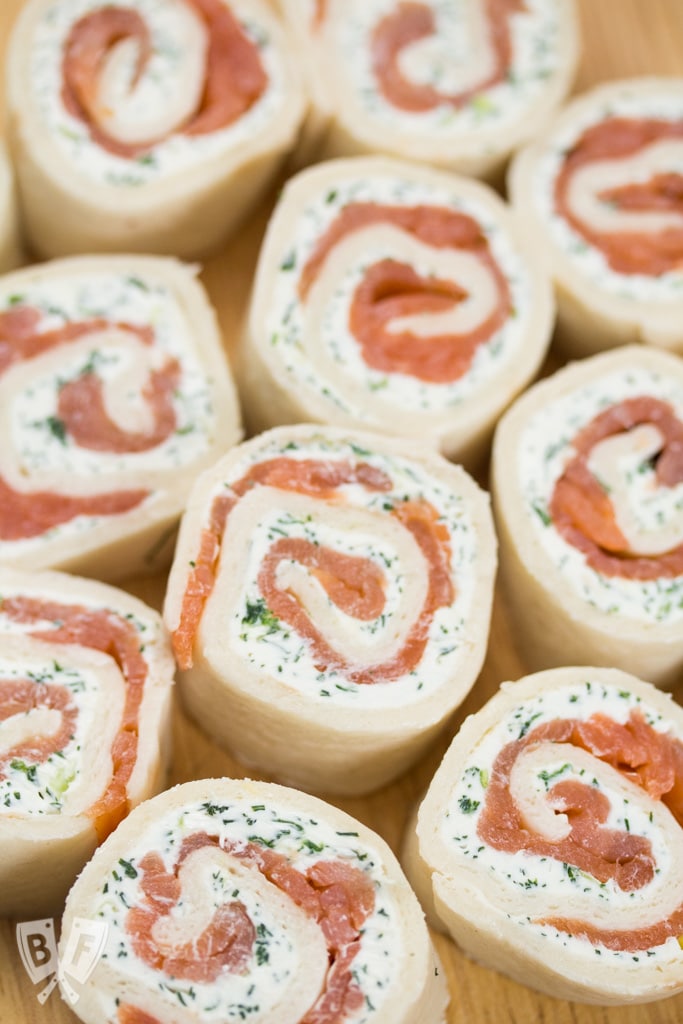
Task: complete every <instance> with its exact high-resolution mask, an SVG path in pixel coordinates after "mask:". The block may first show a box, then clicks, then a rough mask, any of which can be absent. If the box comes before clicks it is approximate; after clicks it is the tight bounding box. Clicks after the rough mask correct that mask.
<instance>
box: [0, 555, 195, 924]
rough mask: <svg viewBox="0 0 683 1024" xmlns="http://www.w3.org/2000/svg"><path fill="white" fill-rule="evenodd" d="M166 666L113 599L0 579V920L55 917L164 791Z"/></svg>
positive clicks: (160, 649) (149, 623) (52, 583)
mask: <svg viewBox="0 0 683 1024" xmlns="http://www.w3.org/2000/svg"><path fill="white" fill-rule="evenodd" d="M174 668H175V665H174V661H173V656H172V653H171V646H170V642H169V639H168V635H167V633H166V631H165V629H164V627H163V624H162V622H161V619H160V617H159V615H158V614H157V613H156V612H154V611H152V610H151V609H150V608H148V607H147V606H146V605H144V604H143V603H142V602H141V601H138V600H137V599H135V598H133V597H130V596H129V595H128V594H124V593H123V592H122V591H119V590H116V589H114V588H113V587H108V586H105V585H104V584H103V583H95V582H93V581H91V580H83V579H79V578H78V577H75V576H66V575H62V574H60V573H19V572H16V571H14V570H12V569H0V916H3V917H4V916H25V915H27V914H28V915H31V914H41V913H43V914H44V913H50V912H54V911H55V910H56V909H57V908H58V907H59V906H60V905H61V903H62V902H63V900H64V897H65V896H66V893H67V891H68V889H69V887H70V886H71V884H72V882H73V880H74V878H75V877H76V875H77V874H78V872H79V871H80V870H81V868H82V867H83V865H84V864H85V862H86V861H87V860H88V858H89V857H90V856H91V854H92V852H93V850H94V849H95V847H96V846H97V844H98V843H99V842H101V841H102V840H103V839H105V838H106V837H107V836H108V835H109V833H110V832H111V831H112V830H113V829H114V828H115V827H116V826H117V825H118V824H119V822H120V821H121V820H122V819H123V818H124V817H125V816H126V814H127V813H128V812H129V811H130V809H131V808H132V807H134V806H135V805H136V804H138V803H140V801H141V800H145V799H147V797H149V796H152V795H153V794H154V793H157V792H158V791H159V789H160V788H161V787H162V785H163V783H164V776H165V769H166V761H167V758H168V748H169V743H170V701H171V686H172V683H173V672H174Z"/></svg>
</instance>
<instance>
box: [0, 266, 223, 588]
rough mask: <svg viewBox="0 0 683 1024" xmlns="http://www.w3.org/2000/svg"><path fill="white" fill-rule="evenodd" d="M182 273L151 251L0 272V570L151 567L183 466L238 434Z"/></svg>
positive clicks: (195, 288) (214, 341) (195, 293)
mask: <svg viewBox="0 0 683 1024" xmlns="http://www.w3.org/2000/svg"><path fill="white" fill-rule="evenodd" d="M195 273H196V271H195V270H194V269H193V268H187V267H183V266H182V265H181V264H179V263H176V262H174V261H172V260H166V259H155V258H153V257H147V258H142V257H87V258H82V259H71V260H62V261H55V262H54V263H51V264H46V265H42V266H36V267H32V268H29V269H27V270H22V271H19V272H17V273H15V274H11V275H8V276H6V277H4V278H0V564H3V563H4V564H11V565H15V566H17V567H21V568H30V569H44V568H67V569H71V570H74V571H82V572H84V573H86V574H87V575H92V576H98V577H100V578H108V579H114V578H119V579H120V578H122V577H125V576H131V575H134V574H135V573H139V572H145V571H147V572H149V571H151V570H153V569H155V568H158V567H160V566H161V565H163V564H164V562H167V561H168V560H169V556H170V548H171V545H170V541H171V538H172V534H173V532H174V529H175V526H176V523H177V521H178V518H179V516H180V513H181V511H182V509H183V507H184V504H185V497H186V492H187V486H188V483H189V481H190V480H191V479H193V477H194V476H195V474H196V473H197V472H199V471H200V470H201V469H203V468H204V467H205V466H206V465H208V464H210V463H211V462H213V461H214V459H215V458H216V457H217V456H218V455H219V454H220V453H222V452H223V451H225V450H226V449H227V448H228V447H230V445H231V444H234V443H236V442H237V441H238V440H239V437H240V428H239V411H238V407H237V402H236V398H235V394H234V388H233V384H232V380H231V378H230V375H229V371H228V369H227V364H226V360H225V357H224V354H223V352H222V349H221V343H220V335H219V334H218V330H217V325H216V319H215V314H214V312H213V310H212V308H211V306H210V305H209V302H208V300H207V298H206V294H205V292H204V291H203V289H202V288H201V287H200V285H199V284H198V283H197V282H196V281H195V279H194V278H195Z"/></svg>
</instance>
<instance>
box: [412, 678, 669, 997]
mask: <svg viewBox="0 0 683 1024" xmlns="http://www.w3.org/2000/svg"><path fill="white" fill-rule="evenodd" d="M682 826H683V709H681V708H680V707H679V706H678V705H677V704H676V703H674V701H672V700H671V698H670V696H669V695H668V694H663V693H661V692H660V691H659V690H656V689H655V688H654V687H653V686H650V685H649V684H648V683H643V682H641V681H640V680H638V679H636V678H635V677H634V676H631V675H627V674H626V673H624V672H619V671H617V670H614V669H597V668H562V669H554V670H552V671H549V672H540V673H538V674H537V675H533V676H527V677H525V678H524V679H521V680H519V682H516V683H504V684H503V686H502V687H501V690H500V691H499V693H498V694H497V695H496V696H495V697H494V698H493V699H492V700H491V701H489V703H488V704H487V705H485V707H484V708H482V710H481V711H479V712H478V713H477V714H476V715H472V716H471V717H470V718H468V719H467V720H466V721H465V724H464V725H463V727H462V729H461V730H460V732H459V733H458V735H457V736H456V738H455V740H454V741H453V743H452V744H451V747H450V749H449V750H448V752H447V753H446V756H445V757H444V760H443V762H442V764H441V767H440V768H439V769H438V771H437V773H436V775H435V776H434V779H433V781H432V783H431V786H430V788H429V791H428V793H427V796H426V798H425V800H424V802H423V803H422V806H421V807H420V810H419V814H418V829H417V837H414V836H410V837H409V838H408V846H409V850H408V857H407V861H406V864H407V867H408V876H409V877H410V878H413V877H415V879H416V881H417V882H418V884H420V885H427V886H431V888H432V891H433V895H434V900H435V904H436V909H437V912H438V914H439V915H440V917H441V919H442V921H443V924H444V925H445V926H446V928H447V929H448V931H449V932H450V934H451V935H452V937H453V938H454V939H455V941H456V942H457V943H458V944H459V945H460V946H461V947H462V948H463V950H465V952H467V953H469V954H470V955H471V956H473V957H474V958H475V959H476V960H479V961H481V962H482V963H484V964H485V965H486V966H488V967H493V968H494V969H495V970H499V971H502V972H503V973H505V974H508V975H510V976H511V977H513V978H515V979H516V980H517V981H519V982H521V983H522V984H525V985H530V986H532V987H533V988H537V989H539V990H540V991H541V992H547V993H548V994H549V995H553V996H556V997H558V998H561V999H571V1000H578V1001H581V1002H589V1003H603V1004H610V1003H614V1004H619V1003H642V1002H648V1001H651V1000H654V999H662V998H664V997H666V996H671V995H674V994H675V993H676V992H680V991H681V990H683V959H682V958H681V946H680V942H681V939H680V936H681V934H682V933H683V856H682V855H681V844H682V843H683V832H682V830H681V829H682Z"/></svg>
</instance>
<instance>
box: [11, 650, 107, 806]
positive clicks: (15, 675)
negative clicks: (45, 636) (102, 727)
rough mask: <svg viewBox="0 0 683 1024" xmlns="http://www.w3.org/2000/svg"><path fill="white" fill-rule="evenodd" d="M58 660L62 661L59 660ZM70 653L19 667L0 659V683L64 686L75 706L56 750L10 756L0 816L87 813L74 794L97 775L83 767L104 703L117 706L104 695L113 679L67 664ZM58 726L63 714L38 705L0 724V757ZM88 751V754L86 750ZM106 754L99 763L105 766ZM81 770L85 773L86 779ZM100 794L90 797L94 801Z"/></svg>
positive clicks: (93, 769) (47, 735)
mask: <svg viewBox="0 0 683 1024" xmlns="http://www.w3.org/2000/svg"><path fill="white" fill-rule="evenodd" d="M60 657H61V660H60ZM69 660H70V659H69V654H68V652H63V655H62V656H60V653H59V651H57V656H56V657H54V658H53V657H48V656H47V654H46V656H45V657H44V659H42V660H39V659H36V660H34V661H25V662H22V663H20V664H18V663H17V662H16V661H10V660H9V659H8V658H6V657H0V680H2V681H3V682H4V681H9V682H10V683H11V682H14V681H16V682H17V683H20V682H21V681H23V680H25V679H29V680H31V681H32V682H34V683H36V684H39V683H45V684H46V685H47V686H59V687H64V688H65V689H66V690H68V691H70V692H71V694H72V695H73V703H74V704H75V705H76V706H77V708H78V714H77V716H76V719H75V723H74V730H73V733H72V734H71V735H70V736H69V739H68V740H67V742H65V743H64V744H63V745H62V746H61V747H60V749H59V750H58V751H56V752H54V753H52V754H50V755H49V756H48V757H47V758H46V759H45V760H37V759H36V758H35V757H32V756H30V755H29V754H26V755H24V756H18V755H17V756H14V757H12V758H10V760H9V762H8V764H7V766H6V767H5V768H4V769H3V771H2V773H1V774H2V777H0V818H1V817H9V818H17V817H20V818H24V817H35V816H42V815H52V814H59V813H62V812H64V813H66V814H69V813H83V811H84V810H85V809H86V808H85V807H84V806H83V800H82V799H79V793H78V792H77V790H78V789H79V788H81V785H82V783H84V782H86V783H87V781H88V776H94V775H95V774H97V775H101V772H100V770H99V768H98V767H97V766H95V765H93V764H86V763H85V754H84V752H85V751H86V750H87V749H88V747H89V744H88V737H89V735H90V734H92V732H93V730H94V729H96V728H98V720H99V719H101V716H102V712H103V709H104V706H105V703H106V704H107V706H108V708H109V709H110V710H111V708H112V706H115V705H116V704H117V703H119V702H118V700H117V699H116V696H117V695H116V694H115V693H111V692H109V693H105V692H104V691H105V689H107V690H108V689H109V687H108V686H106V687H105V686H104V685H103V684H105V683H111V679H103V678H102V677H101V676H100V675H99V674H98V673H97V672H96V671H92V670H88V669H87V668H84V667H83V666H79V665H70V664H69ZM61 726H62V714H61V712H60V711H58V710H56V709H50V708H45V707H37V708H35V709H31V710H29V711H22V712H19V713H17V714H14V715H10V716H9V717H8V718H6V719H4V720H3V721H2V722H0V756H3V755H4V756H7V755H8V754H10V753H12V751H14V750H17V748H18V746H19V745H20V744H22V743H25V742H30V741H31V740H32V739H36V738H39V737H45V739H46V741H49V738H50V736H54V735H55V733H57V732H58V731H59V730H60V729H61ZM90 753H92V751H90ZM106 762H107V755H106V754H105V755H104V757H103V759H102V763H104V766H105V768H106V766H107V765H106ZM84 771H86V774H85V778H84ZM100 795H101V794H100V793H96V794H94V798H95V799H96V798H97V797H98V796H100Z"/></svg>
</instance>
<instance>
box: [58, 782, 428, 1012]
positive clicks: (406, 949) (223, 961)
mask: <svg viewBox="0 0 683 1024" xmlns="http://www.w3.org/2000/svg"><path fill="white" fill-rule="evenodd" d="M84 917H85V918H87V919H90V920H92V921H95V922H98V923H99V924H102V925H104V926H106V928H107V937H106V943H105V945H104V947H103V950H102V955H101V957H100V959H99V961H98V963H97V966H96V967H95V969H94V971H93V973H92V974H91V975H90V977H89V979H88V981H87V982H86V983H85V985H84V986H82V987H81V986H78V985H77V984H76V985H74V986H73V987H72V982H71V979H70V978H69V976H68V974H67V977H66V978H65V979H63V983H65V985H66V986H68V987H66V991H67V994H68V992H69V990H70V989H71V991H72V993H73V994H74V995H76V997H77V1001H76V1002H75V1004H74V1010H75V1012H76V1013H77V1014H78V1016H79V1017H80V1018H81V1020H83V1021H86V1022H87V1024H101V1022H102V1021H104V1020H106V1021H109V1022H111V1024H177V1022H181V1021H182V1022H183V1024H192V1022H193V1021H196V1022H199V1021H201V1022H202V1024H211V1022H214V1021H215V1022H216V1024H223V1022H224V1021H227V1020H248V1021H249V1022H250V1024H272V1022H274V1021H277V1024H361V1022H363V1024H416V1022H417V1021H419V1022H420V1024H440V1022H442V1021H443V1020H444V1019H445V1018H444V1014H445V1009H446V1005H447V1002H448V996H447V992H446V987H445V983H444V980H443V977H442V975H441V974H440V973H439V969H438V966H437V960H436V957H435V953H434V950H433V948H432V945H431V942H430V940H429V933H428V931H427V927H426V925H425V922H424V917H423V915H422V912H421V910H420V906H419V904H418V902H417V899H416V898H415V896H414V894H413V893H412V892H411V890H410V887H409V885H408V883H407V882H406V880H405V877H404V876H403V874H402V872H401V869H400V867H399V865H398V863H397V861H396V858H395V857H394V855H393V854H392V852H391V850H390V849H389V847H388V846H387V845H386V843H385V842H384V841H383V840H382V839H380V838H379V836H377V835H375V833H374V832H371V831H370V830H369V829H367V828H365V827H364V826H363V825H361V824H360V823H359V822H357V821H356V820H355V819H354V818H351V817H349V815H347V814H343V813H342V812H341V811H338V810H337V809H336V808H335V807H331V806H330V805H329V804H325V803H323V802H322V801H321V800H316V799H315V798H314V797H310V796H306V795H304V794H302V793H297V792H294V791H293V790H288V789H283V788H282V787H280V786H274V785H271V784H268V783H263V782H251V781H250V780H244V781H234V780H232V779H210V780H202V781H200V782H189V783H186V784H185V785H183V786H176V787H175V788H174V789H171V790H168V791H167V792H166V793H164V794H162V795H161V796H159V797H156V798H155V799H154V800H150V801H148V802H147V803H146V804H143V805H142V806H141V807H139V808H138V809H137V810H136V811H134V812H133V814H131V815H130V817H129V818H128V819H127V821H125V822H124V823H123V824H122V825H121V826H120V827H119V828H118V829H117V830H116V833H115V835H113V836H111V837H110V839H109V840H108V841H107V842H106V843H105V844H104V846H103V847H102V848H101V849H100V850H98V852H97V853H96V854H95V856H94V857H93V859H92V861H91V862H90V864H88V866H87V867H86V869H85V870H84V872H83V873H82V875H81V876H80V878H79V879H78V882H77V883H76V885H75V886H74V887H73V889H72V890H71V893H70V894H69V898H68V901H67V905H66V911H65V914H64V920H63V923H62V953H63V952H64V950H65V949H66V948H67V947H68V943H69V936H70V934H71V932H72V931H73V930H74V928H77V927H78V922H79V918H84Z"/></svg>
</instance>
